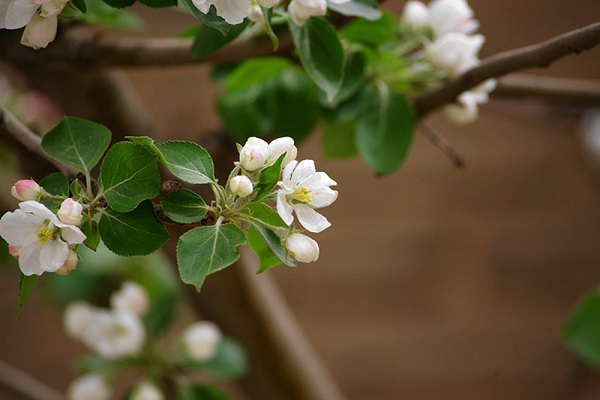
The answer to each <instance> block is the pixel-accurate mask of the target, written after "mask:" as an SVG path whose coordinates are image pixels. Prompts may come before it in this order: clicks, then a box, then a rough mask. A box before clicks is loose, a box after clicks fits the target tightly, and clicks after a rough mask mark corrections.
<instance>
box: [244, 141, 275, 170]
mask: <svg viewBox="0 0 600 400" xmlns="http://www.w3.org/2000/svg"><path fill="white" fill-rule="evenodd" d="M268 157H269V144H268V143H267V142H265V141H264V140H262V139H260V138H257V137H251V138H248V140H247V141H246V144H244V147H242V150H240V164H241V165H242V168H244V169H245V170H246V171H250V172H252V171H256V170H257V169H260V168H262V167H264V166H265V163H266V162H267V158H268Z"/></svg>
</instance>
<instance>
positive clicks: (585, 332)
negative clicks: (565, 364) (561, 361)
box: [561, 288, 600, 368]
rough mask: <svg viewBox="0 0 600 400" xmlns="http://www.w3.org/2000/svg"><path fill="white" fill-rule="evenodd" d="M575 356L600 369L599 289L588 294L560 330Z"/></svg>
mask: <svg viewBox="0 0 600 400" xmlns="http://www.w3.org/2000/svg"><path fill="white" fill-rule="evenodd" d="M561 338H562V340H563V341H564V342H565V343H566V344H567V345H568V346H569V347H570V348H571V350H573V351H574V352H575V353H576V354H577V355H579V356H580V357H581V358H583V359H584V360H586V361H587V362H589V363H591V364H593V365H595V366H596V367H599V368H600V288H597V289H595V290H593V291H592V292H591V293H588V294H587V295H586V296H585V297H584V298H583V300H582V301H581V302H580V303H579V305H578V306H577V308H576V309H575V311H574V312H573V314H572V315H571V317H570V318H569V321H567V323H566V324H565V325H564V326H563V328H562V330H561Z"/></svg>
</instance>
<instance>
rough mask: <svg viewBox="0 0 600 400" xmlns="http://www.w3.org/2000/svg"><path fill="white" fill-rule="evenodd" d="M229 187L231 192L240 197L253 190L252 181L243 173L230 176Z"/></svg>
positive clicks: (247, 194) (249, 193) (248, 194)
mask: <svg viewBox="0 0 600 400" xmlns="http://www.w3.org/2000/svg"><path fill="white" fill-rule="evenodd" d="M229 189H231V193H233V194H235V195H238V196H239V197H242V198H243V197H247V196H250V195H251V194H252V192H253V191H254V188H253V187H252V182H251V181H250V179H249V178H248V177H247V176H244V175H238V176H234V177H233V178H231V180H230V181H229Z"/></svg>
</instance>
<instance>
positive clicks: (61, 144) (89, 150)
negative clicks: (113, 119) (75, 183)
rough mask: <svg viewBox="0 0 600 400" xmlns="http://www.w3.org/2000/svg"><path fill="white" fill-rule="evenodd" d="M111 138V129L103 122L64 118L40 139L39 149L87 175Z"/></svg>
mask: <svg viewBox="0 0 600 400" xmlns="http://www.w3.org/2000/svg"><path fill="white" fill-rule="evenodd" d="M110 138H111V133H110V131H109V130H108V128H106V127H105V126H103V125H100V124H97V123H95V122H91V121H87V120H85V119H80V118H75V117H64V118H63V119H62V120H61V121H60V122H59V123H58V125H56V126H55V127H54V128H53V129H52V130H51V131H50V132H48V133H47V134H46V135H45V136H44V137H43V138H42V149H43V150H44V151H45V152H46V153H47V154H48V155H49V156H50V157H52V158H54V159H55V160H58V161H60V162H61V163H63V164H66V165H68V166H70V167H73V168H76V169H78V170H79V171H82V172H83V173H85V174H89V172H90V171H91V169H92V168H93V167H94V166H95V165H96V164H97V163H98V161H100V158H101V157H102V154H104V151H105V150H106V148H107V147H108V145H109V144H110Z"/></svg>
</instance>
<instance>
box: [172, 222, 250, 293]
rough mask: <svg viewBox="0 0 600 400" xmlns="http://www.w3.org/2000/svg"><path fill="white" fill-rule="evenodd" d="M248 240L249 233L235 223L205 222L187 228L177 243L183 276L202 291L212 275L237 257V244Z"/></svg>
mask: <svg viewBox="0 0 600 400" xmlns="http://www.w3.org/2000/svg"><path fill="white" fill-rule="evenodd" d="M245 242H246V235H245V234H244V232H243V231H242V230H241V229H240V228H238V227H237V226H236V225H234V224H216V225H212V226H202V227H199V228H195V229H192V230H191V231H188V232H186V233H185V234H183V235H181V237H180V238H179V242H178V243H177V264H178V265H179V274H180V275H181V280H182V281H183V282H185V283H189V284H192V285H194V286H195V287H196V289H198V291H200V288H201V287H202V284H203V283H204V279H205V278H206V277H207V276H208V275H210V274H212V273H214V272H217V271H220V270H222V269H223V268H226V267H228V266H230V265H231V264H233V263H234V262H235V261H237V259H238V258H239V257H240V253H238V252H237V247H238V246H239V245H242V244H244V243H245Z"/></svg>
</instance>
